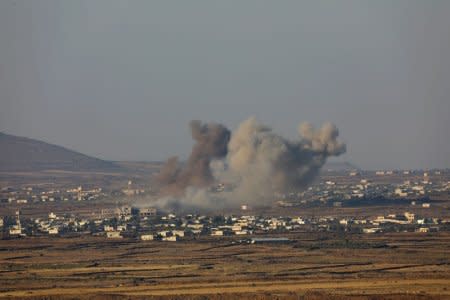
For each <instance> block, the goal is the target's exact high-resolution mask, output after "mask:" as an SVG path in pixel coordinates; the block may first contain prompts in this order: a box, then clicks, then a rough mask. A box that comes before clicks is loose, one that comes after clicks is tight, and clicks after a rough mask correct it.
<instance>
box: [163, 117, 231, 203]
mask: <svg viewBox="0 0 450 300" xmlns="http://www.w3.org/2000/svg"><path fill="white" fill-rule="evenodd" d="M190 128H191V134H192V138H193V139H194V140H195V144H194V146H193V147H192V152H191V155H190V156H189V159H188V161H187V164H186V165H185V166H184V167H181V166H180V164H179V163H178V159H177V157H171V158H169V160H168V161H167V162H166V164H165V165H164V166H163V168H162V169H161V171H160V173H159V174H158V176H157V178H156V179H157V181H158V182H159V183H160V184H161V185H162V186H163V192H164V193H167V194H173V195H182V194H183V192H184V190H185V189H186V188H187V187H188V186H194V187H205V186H207V185H209V184H211V183H212V181H213V180H214V178H213V175H212V173H211V169H210V167H209V165H210V162H211V160H212V159H221V158H223V157H225V156H226V155H227V145H228V142H229V140H230V131H229V130H228V129H227V128H226V127H225V126H223V125H220V124H215V123H209V124H202V123H201V122H200V121H197V120H194V121H191V123H190Z"/></svg>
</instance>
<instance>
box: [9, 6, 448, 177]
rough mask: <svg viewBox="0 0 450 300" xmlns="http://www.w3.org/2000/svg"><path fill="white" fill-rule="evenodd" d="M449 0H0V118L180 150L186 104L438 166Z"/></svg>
mask: <svg viewBox="0 0 450 300" xmlns="http://www.w3.org/2000/svg"><path fill="white" fill-rule="evenodd" d="M449 16H450V1H446V0H442V1H438V0H436V1H422V0H420V1H413V0H404V1H400V0H397V1H380V0H377V1H362V0H355V1H317V0H311V1H262V0H255V1H242V0H239V1H229V0H227V1H211V0H205V1H163V0H161V1H146V0H145V1H144V0H142V1H119V0H118V1H112V0H86V1H75V0H66V1H48V0H39V1H34V0H28V1H23V0H16V1H12V0H1V1H0V131H4V132H6V133H11V134H16V135H22V136H28V137H32V138H37V139H43V140H45V141H48V142H52V143H55V144H59V145H63V146H66V147H69V148H72V149H75V150H77V151H80V152H83V153H86V154H90V155H94V156H97V157H100V158H104V159H112V160H163V159H165V158H166V157H167V156H168V155H170V154H178V155H181V156H182V157H186V156H187V154H188V152H189V151H190V147H191V145H192V142H191V139H190V136H189V132H188V127H187V124H188V122H189V120H191V119H200V120H205V121H216V122H223V123H224V124H226V125H227V126H229V127H230V128H232V129H233V128H236V127H237V125H238V123H239V122H240V121H242V120H244V119H246V118H247V117H248V116H252V115H253V116H256V117H257V118H258V119H259V120H260V121H262V122H264V123H266V124H268V125H271V126H273V127H274V129H275V131H277V132H279V133H281V134H284V135H287V136H289V137H291V138H295V137H296V132H297V125H298V123H299V122H301V121H310V122H312V123H313V124H315V125H317V126H318V125H320V124H321V123H322V122H324V121H328V120H329V121H332V122H334V123H335V124H336V125H337V126H338V128H339V129H340V133H341V137H342V139H343V140H344V141H345V142H346V143H347V145H348V152H347V154H346V155H345V156H344V157H343V158H342V159H343V160H347V161H350V162H353V163H355V164H356V165H358V166H360V167H362V168H372V169H376V168H431V167H450V117H449V115H450V17H449Z"/></svg>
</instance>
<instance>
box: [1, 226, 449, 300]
mask: <svg viewBox="0 0 450 300" xmlns="http://www.w3.org/2000/svg"><path fill="white" fill-rule="evenodd" d="M288 236H289V238H290V239H292V240H293V241H292V242H291V243H289V244H279V245H274V244H259V245H257V244H247V243H237V240H236V239H233V238H210V237H205V238H201V239H197V240H187V241H183V242H177V243H170V242H160V241H149V242H141V241H136V240H131V239H130V240H129V239H122V240H115V241H114V240H107V239H105V238H103V237H92V236H80V237H73V238H49V237H35V238H26V239H16V240H1V241H0V287H1V288H0V297H1V298H17V299H23V298H29V299H79V298H83V299H84V298H101V299H122V298H124V299H130V298H131V299H148V298H156V299H166V298H167V299H168V298H174V297H175V298H176V297H178V298H193V299H203V298H205V297H206V298H213V299H225V298H241V299H242V298H244V299H245V298H249V299H250V298H251V299H255V298H260V299H266V298H278V299H321V298H335V299H344V298H349V297H350V298H355V299H377V298H395V299H397V298H399V299H429V298H433V299H446V298H450V255H449V253H450V234H449V233H448V232H442V233H432V234H430V233H428V234H426V233H425V234H423V233H391V234H372V235H367V234H365V235H364V234H343V235H342V234H340V235H336V234H332V233H301V232H298V233H292V234H289V235H288Z"/></svg>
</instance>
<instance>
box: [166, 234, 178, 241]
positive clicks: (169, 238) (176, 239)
mask: <svg viewBox="0 0 450 300" xmlns="http://www.w3.org/2000/svg"><path fill="white" fill-rule="evenodd" d="M162 240H163V241H166V242H176V241H178V236H176V235H172V236H166V237H163V238H162Z"/></svg>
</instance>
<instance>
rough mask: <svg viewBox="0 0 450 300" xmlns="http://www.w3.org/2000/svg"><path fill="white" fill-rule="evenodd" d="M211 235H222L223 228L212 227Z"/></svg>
mask: <svg viewBox="0 0 450 300" xmlns="http://www.w3.org/2000/svg"><path fill="white" fill-rule="evenodd" d="M211 235H212V236H223V230H217V229H213V230H212V231H211Z"/></svg>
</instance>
